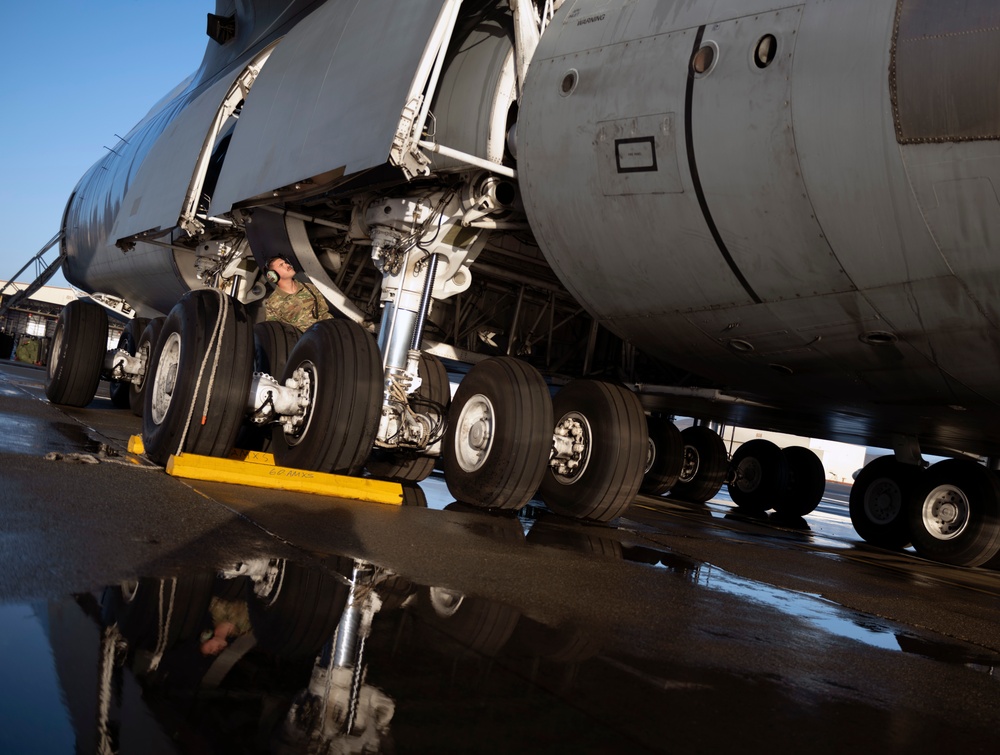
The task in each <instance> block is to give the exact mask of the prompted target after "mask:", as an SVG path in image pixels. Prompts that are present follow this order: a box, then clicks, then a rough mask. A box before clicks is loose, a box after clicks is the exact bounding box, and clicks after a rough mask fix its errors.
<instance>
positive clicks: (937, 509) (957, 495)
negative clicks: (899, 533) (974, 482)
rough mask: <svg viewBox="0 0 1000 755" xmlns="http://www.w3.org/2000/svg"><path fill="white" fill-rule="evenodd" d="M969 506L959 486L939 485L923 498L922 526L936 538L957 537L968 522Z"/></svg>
mask: <svg viewBox="0 0 1000 755" xmlns="http://www.w3.org/2000/svg"><path fill="white" fill-rule="evenodd" d="M970 510H971V507H970V505H969V499H968V497H967V496H966V495H965V492H964V491H962V489H961V488H958V487H956V486H954V485H939V486H938V487H936V488H934V490H932V491H931V492H930V493H929V494H928V495H927V497H926V498H925V499H924V505H923V509H922V511H921V513H922V517H923V523H924V527H925V528H926V530H927V532H928V533H930V534H931V535H932V536H933V537H935V538H937V539H938V540H951V539H953V538H956V537H958V536H959V535H961V534H962V532H963V531H964V530H965V528H966V526H968V524H969V512H970Z"/></svg>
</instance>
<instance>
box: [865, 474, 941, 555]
mask: <svg viewBox="0 0 1000 755" xmlns="http://www.w3.org/2000/svg"><path fill="white" fill-rule="evenodd" d="M922 472H923V470H922V469H920V467H918V466H916V465H914V464H903V463H902V462H900V461H896V459H894V458H893V457H892V456H881V457H879V458H877V459H874V460H873V461H872V462H870V463H869V464H868V465H867V466H866V467H865V468H864V469H862V470H861V472H860V473H859V474H858V476H857V479H856V480H855V481H854V485H853V486H852V487H851V497H850V503H849V510H850V515H851V523H852V524H853V525H854V531H855V532H857V533H858V535H859V536H860V537H861V539H862V540H864V541H865V542H866V543H870V544H872V545H874V546H876V547H879V548H889V549H892V550H897V549H899V548H905V547H906V546H908V545H909V544H910V525H909V523H908V521H907V516H906V508H907V506H908V505H910V503H911V499H912V498H913V495H914V492H915V491H914V488H915V487H916V485H917V482H918V481H919V480H920V477H921V474H922Z"/></svg>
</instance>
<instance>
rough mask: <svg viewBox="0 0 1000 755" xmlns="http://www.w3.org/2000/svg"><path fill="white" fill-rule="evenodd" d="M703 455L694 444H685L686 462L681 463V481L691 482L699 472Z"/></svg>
mask: <svg viewBox="0 0 1000 755" xmlns="http://www.w3.org/2000/svg"><path fill="white" fill-rule="evenodd" d="M700 466H701V457H700V455H699V454H698V449H697V448H695V447H694V446H684V462H683V463H682V464H681V473H680V477H679V478H678V479H679V480H680V482H685V483H686V482H691V480H693V479H694V478H695V476H696V475H697V474H698V468H699V467H700Z"/></svg>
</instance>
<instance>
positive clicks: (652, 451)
mask: <svg viewBox="0 0 1000 755" xmlns="http://www.w3.org/2000/svg"><path fill="white" fill-rule="evenodd" d="M647 443H648V444H649V445H648V446H647V447H646V468H645V469H643V470H642V473H643V474H649V470H650V469H652V468H653V462H655V461H656V444H655V443H654V442H653V439H652V438H650V439H649V440H648V441H647Z"/></svg>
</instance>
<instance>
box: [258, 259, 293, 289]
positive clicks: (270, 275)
mask: <svg viewBox="0 0 1000 755" xmlns="http://www.w3.org/2000/svg"><path fill="white" fill-rule="evenodd" d="M275 260H284V261H285V262H286V263H288V264H289V265H291V264H292V263H291V261H290V260H289V259H288V257H286V256H285V255H283V254H274V255H272V256H270V257H268V258H267V259H266V260H265V261H264V267H265V268H266V269H267V272H266V273H264V278H265V280H267V282H268V283H270V284H271V285H272V286H276V285H278V281H279V280H281V276H280V275H278V274H277V273H276V272H274V270H272V269H271V263H272V262H274V261H275ZM292 267H295V266H294V265H292Z"/></svg>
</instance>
